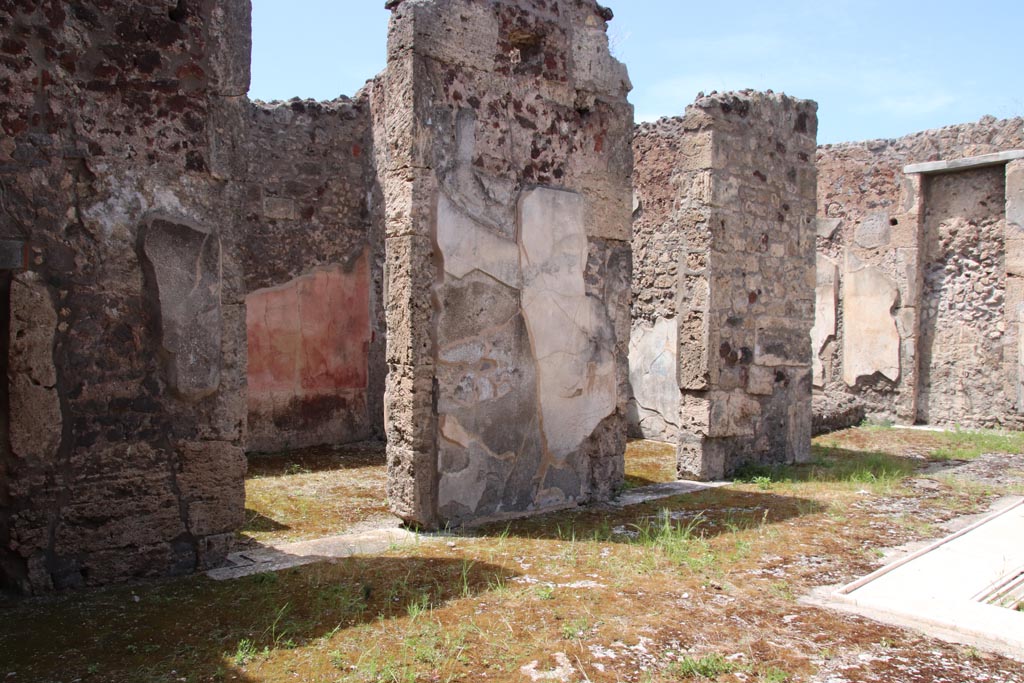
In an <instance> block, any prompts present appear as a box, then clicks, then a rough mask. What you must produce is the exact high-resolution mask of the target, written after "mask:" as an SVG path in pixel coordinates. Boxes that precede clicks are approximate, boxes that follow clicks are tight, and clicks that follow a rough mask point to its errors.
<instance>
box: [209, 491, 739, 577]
mask: <svg viewBox="0 0 1024 683" xmlns="http://www.w3.org/2000/svg"><path fill="white" fill-rule="evenodd" d="M729 483H730V482H724V481H723V482H698V481H673V482H668V483H664V484H651V485H649V486H641V487H639V488H635V489H630V490H629V491H624V492H623V493H621V494H620V495H619V496H618V497H617V498H615V499H613V500H611V501H609V502H608V503H604V504H603V505H605V506H609V507H613V508H624V507H630V506H633V505H640V504H642V503H646V502H649V501H652V500H659V499H661V498H670V497H672V496H678V495H682V494H686V493H696V492H699V491H706V490H707V489H712V488H718V487H720V486H726V485H728V484H729ZM594 507H595V508H597V509H600V506H594ZM519 516H520V517H521V516H523V515H519ZM382 524H383V525H382V526H378V527H377V528H371V529H367V530H360V531H354V532H350V533H347V534H341V535H338V536H328V537H326V538H316V539H313V540H309V541H296V542H294V543H282V544H280V545H265V546H260V547H257V548H252V549H247V550H241V551H239V552H236V553H231V554H229V555H228V557H227V560H226V561H225V563H224V564H223V565H221V566H220V567H216V568H215V569H210V570H208V571H207V572H206V575H207V576H209V577H210V578H211V579H214V580H216V581H227V580H230V579H240V578H242V577H244V576H252V575H253V574H262V573H263V572H278V571H282V570H284V569H291V568H292V567H301V566H302V565H306V564H313V563H314V562H323V561H325V560H332V559H343V558H346V557H352V556H353V555H376V554H378V553H382V552H385V551H387V550H391V549H394V548H398V547H401V546H407V545H414V544H416V543H421V542H433V541H437V540H439V539H442V538H450V537H451V536H452V535H453V534H451V533H445V532H438V533H421V532H416V531H410V530H409V529H405V528H403V527H401V526H400V524H401V522H400V520H398V518H394V519H392V520H388V521H386V522H384V523H382Z"/></svg>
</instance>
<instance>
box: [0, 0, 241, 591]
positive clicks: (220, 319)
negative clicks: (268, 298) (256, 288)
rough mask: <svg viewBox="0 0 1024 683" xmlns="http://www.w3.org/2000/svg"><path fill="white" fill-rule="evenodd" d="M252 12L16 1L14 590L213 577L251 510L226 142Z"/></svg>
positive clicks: (0, 556)
mask: <svg viewBox="0 0 1024 683" xmlns="http://www.w3.org/2000/svg"><path fill="white" fill-rule="evenodd" d="M248 25H249V21H248V7H247V4H246V3H239V2H211V3H205V4H202V5H200V4H193V3H175V2H127V1H116V2H89V1H83V2H76V3H65V2H33V3H13V4H12V3H5V4H4V5H2V6H0V31H2V33H3V36H4V39H3V46H2V54H0V126H2V128H3V135H2V136H0V192H2V195H3V205H4V211H3V213H2V215H0V238H4V239H10V240H21V241H25V242H27V243H28V244H29V255H30V261H29V264H28V267H27V269H25V270H23V271H20V272H15V273H14V274H13V275H12V276H11V278H10V289H9V294H10V295H9V302H8V301H5V302H4V306H3V307H4V308H5V309H6V310H5V315H4V318H5V319H6V320H7V321H8V324H7V326H6V327H5V329H4V330H3V334H4V335H6V336H7V338H8V340H9V341H8V342H7V343H6V344H5V345H4V346H8V347H9V351H10V353H9V358H8V360H7V362H6V372H7V383H8V386H9V391H8V399H9V414H10V421H9V428H8V434H5V435H4V436H3V439H2V442H3V451H2V454H0V459H2V461H3V466H2V467H0V470H2V472H3V475H2V477H0V567H2V571H0V576H2V580H3V582H4V584H5V585H7V586H9V587H14V588H16V589H20V590H24V591H44V590H48V589H52V588H65V587H76V586H86V585H96V584H102V583H107V582H110V581H114V580H120V579H124V578H129V577H139V576H150V575H157V574H166V573H185V572H190V571H195V570H196V569H197V568H201V567H204V566H208V565H210V564H211V563H215V562H217V561H219V559H220V558H221V557H222V556H223V554H224V552H225V551H226V549H227V547H228V544H229V542H230V539H231V537H232V532H233V531H234V529H236V528H237V527H238V526H239V525H240V524H241V522H242V513H243V496H244V493H243V489H242V476H243V473H244V471H245V459H244V455H243V452H242V444H243V441H244V428H245V396H244V389H245V354H246V346H245V312H244V303H243V298H244V295H245V287H244V283H243V278H242V264H241V261H240V259H239V258H237V251H238V250H237V247H236V244H237V242H238V240H239V232H240V227H239V220H238V211H237V207H238V205H239V204H240V201H241V198H240V197H239V196H238V194H237V192H236V188H235V187H233V186H232V184H231V183H230V182H229V180H228V178H229V175H230V174H229V169H228V167H227V166H226V160H227V157H226V156H225V154H224V150H223V149H222V148H221V147H220V146H219V145H217V144H214V143H213V142H212V140H213V139H214V138H217V137H218V135H219V134H220V131H219V129H218V125H219V124H218V122H219V121H220V120H222V118H223V115H224V113H225V112H228V111H230V110H231V109H232V108H233V107H234V106H235V105H236V103H238V102H240V101H242V100H244V95H245V92H246V90H247V88H248V79H249V75H248V64H249V50H248V43H249V33H248V31H249V28H248ZM8 444H9V446H8Z"/></svg>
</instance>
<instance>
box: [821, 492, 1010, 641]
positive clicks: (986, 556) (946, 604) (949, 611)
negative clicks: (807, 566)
mask: <svg viewBox="0 0 1024 683" xmlns="http://www.w3.org/2000/svg"><path fill="white" fill-rule="evenodd" d="M1022 541H1024V498H1015V499H1013V500H1012V502H1011V503H1010V504H1009V505H1007V506H1005V507H1003V508H1002V509H1001V510H999V511H997V512H995V513H993V514H992V515H989V516H988V517H986V518H985V519H982V520H981V521H979V522H978V523H976V524H973V525H971V526H968V527H966V528H965V529H962V530H960V531H958V532H956V533H954V534H952V535H951V536H947V537H946V538H944V539H942V540H940V541H938V542H936V543H933V544H931V545H930V546H927V547H925V548H923V549H921V550H919V551H918V552H916V553H914V554H912V555H910V556H908V557H905V558H903V559H901V560H898V561H896V562H893V563H892V564H889V565H887V566H885V567H883V568H881V569H879V570H878V571H876V572H874V573H872V574H869V575H868V576H866V577H864V578H862V579H859V580H858V581H855V582H853V583H851V584H849V585H847V586H844V587H842V588H840V589H839V590H835V589H834V588H832V589H825V590H823V591H820V592H818V593H816V594H815V595H813V596H811V597H810V598H809V599H808V602H812V603H814V604H819V605H823V606H827V607H834V608H838V609H842V610H845V611H851V612H855V613H857V614H860V615H862V616H867V617H869V618H872V619H876V620H878V621H882V622H885V623H891V624H896V625H899V626H905V627H910V628H916V629H919V630H922V631H924V632H925V633H928V634H929V635H933V636H935V637H938V638H941V639H943V640H948V641H952V642H958V643H963V644H966V645H973V646H976V647H981V648H983V649H987V650H993V651H996V652H1001V653H1003V654H1005V655H1008V656H1010V657H1013V658H1015V659H1020V660H1022V661H1024V612H1018V611H1016V610H1013V609H1008V606H1001V605H996V604H988V603H987V602H985V600H986V598H987V597H988V596H989V595H990V594H991V593H992V591H993V589H995V588H996V587H997V586H999V585H1000V584H1002V583H1005V582H1007V581H1009V580H1011V579H1013V577H1016V576H1019V575H1020V574H1022V573H1024V542H1022Z"/></svg>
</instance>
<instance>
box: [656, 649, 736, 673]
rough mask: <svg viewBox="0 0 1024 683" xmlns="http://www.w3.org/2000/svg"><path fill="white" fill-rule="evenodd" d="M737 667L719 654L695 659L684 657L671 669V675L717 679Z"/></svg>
mask: <svg viewBox="0 0 1024 683" xmlns="http://www.w3.org/2000/svg"><path fill="white" fill-rule="evenodd" d="M735 670H736V665H735V664H733V663H732V662H730V661H729V660H728V659H726V658H725V657H723V656H722V655H719V654H710V655H705V656H703V657H699V658H696V659H694V658H693V657H684V658H683V659H681V660H679V661H678V662H675V663H674V664H672V665H671V666H670V667H669V673H670V674H672V675H673V676H675V677H677V678H709V679H710V678H717V677H718V676H721V675H722V674H727V673H732V672H733V671H735Z"/></svg>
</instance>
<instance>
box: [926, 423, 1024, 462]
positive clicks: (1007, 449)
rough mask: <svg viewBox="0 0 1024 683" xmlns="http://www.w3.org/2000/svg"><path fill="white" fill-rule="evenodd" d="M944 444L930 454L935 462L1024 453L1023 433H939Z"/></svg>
mask: <svg viewBox="0 0 1024 683" xmlns="http://www.w3.org/2000/svg"><path fill="white" fill-rule="evenodd" d="M940 438H941V440H942V441H943V442H945V443H944V444H943V445H942V446H940V447H939V448H937V449H936V450H935V451H933V452H932V454H931V457H933V458H935V459H936V460H974V459H975V458H977V457H978V456H980V455H983V454H985V453H1021V452H1024V433H1021V432H999V431H994V430H977V431H974V430H971V431H967V430H959V429H957V430H956V431H952V432H941V433H940Z"/></svg>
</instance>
